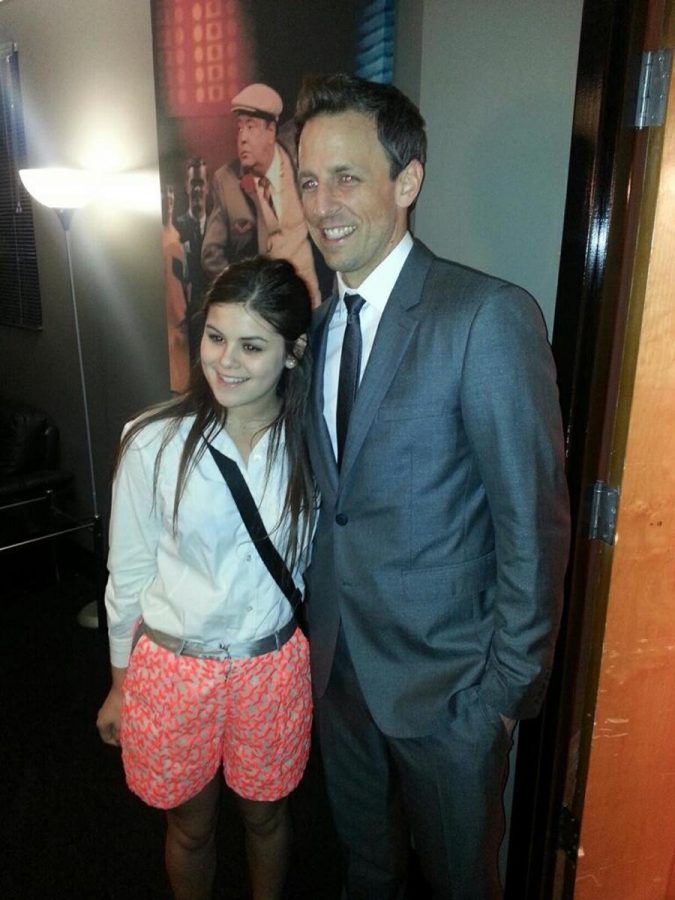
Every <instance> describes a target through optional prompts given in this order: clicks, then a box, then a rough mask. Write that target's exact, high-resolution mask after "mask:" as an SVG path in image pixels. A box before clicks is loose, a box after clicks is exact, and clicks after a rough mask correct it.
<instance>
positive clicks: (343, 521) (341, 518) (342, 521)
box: [335, 513, 349, 525]
mask: <svg viewBox="0 0 675 900" xmlns="http://www.w3.org/2000/svg"><path fill="white" fill-rule="evenodd" d="M335 521H336V522H337V524H338V525H346V524H347V522H349V516H346V515H345V514H344V513H338V514H337V516H335Z"/></svg>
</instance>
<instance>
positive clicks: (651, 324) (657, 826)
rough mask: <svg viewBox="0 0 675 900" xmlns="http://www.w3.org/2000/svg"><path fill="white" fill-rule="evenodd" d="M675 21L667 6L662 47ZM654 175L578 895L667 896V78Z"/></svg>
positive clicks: (671, 772)
mask: <svg viewBox="0 0 675 900" xmlns="http://www.w3.org/2000/svg"><path fill="white" fill-rule="evenodd" d="M672 20H673V16H672V9H671V15H670V24H669V26H668V29H667V36H666V43H667V45H668V46H670V47H672V46H673V45H675V32H674V30H673V21H672ZM651 177H652V178H654V179H655V180H657V182H658V184H657V187H656V208H655V212H654V220H653V221H654V228H653V232H649V233H647V234H644V235H643V236H642V239H641V241H640V242H639V244H638V263H637V266H636V275H635V278H634V284H633V289H634V292H635V293H636V294H637V295H638V296H637V297H636V298H635V301H636V302H635V303H634V306H635V307H636V308H641V313H642V323H641V328H639V329H638V333H639V342H638V346H637V348H635V349H636V351H637V365H636V368H635V379H634V382H633V383H632V385H630V384H625V385H624V386H623V391H624V394H625V393H626V392H627V391H630V390H631V388H632V403H631V405H630V415H629V417H628V420H627V439H626V445H625V446H626V449H625V456H624V458H623V462H622V461H621V459H616V460H615V461H614V462H613V468H614V470H615V471H614V475H615V478H614V483H620V484H621V496H620V505H619V515H618V522H617V535H616V542H615V547H614V554H613V561H612V569H611V576H610V583H609V594H608V603H607V616H606V622H605V634H604V640H603V648H602V658H601V666H600V679H599V684H598V692H597V704H596V709H595V720H594V725H593V736H592V743H591V755H590V763H589V769H588V777H587V781H586V790H585V798H584V806H583V815H582V829H581V839H580V846H579V852H578V860H577V869H576V879H575V889H574V897H575V900H596V898H597V900H606V898H612V900H665V898H668V900H675V863H674V860H675V82H674V83H672V84H671V91H670V100H669V112H668V118H667V121H666V125H665V130H664V134H663V148H662V156H661V162H660V171H658V172H653V173H652V176H651ZM646 219H647V220H648V221H651V216H650V215H649V211H647V215H646ZM643 289H644V293H643V297H644V304H640V302H639V301H640V297H639V295H640V293H642V291H643ZM628 350H630V346H629V347H628ZM629 369H631V374H632V366H629Z"/></svg>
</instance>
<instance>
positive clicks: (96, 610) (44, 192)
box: [19, 168, 105, 627]
mask: <svg viewBox="0 0 675 900" xmlns="http://www.w3.org/2000/svg"><path fill="white" fill-rule="evenodd" d="M19 175H20V176H21V180H22V182H23V184H24V187H25V188H26V190H27V191H28V193H29V194H30V195H31V197H34V198H35V200H37V201H38V203H41V204H42V205H43V206H47V207H49V208H50V209H53V210H54V211H55V212H56V215H57V216H58V218H59V221H60V222H61V225H62V227H63V232H64V235H65V240H66V255H67V257H68V280H69V286H70V297H71V301H72V304H73V318H74V320H75V336H76V338H77V358H78V362H79V366H80V387H81V391H82V406H83V409H84V424H85V429H86V433H87V453H88V460H89V479H90V486H91V502H92V509H93V517H94V523H93V527H94V544H95V548H96V550H97V553H96V555H97V557H98V558H97V560H96V567H97V572H96V583H97V597H96V600H95V601H92V602H91V603H88V604H87V605H86V606H85V607H83V609H82V610H80V613H79V614H78V621H79V622H80V624H81V625H84V626H86V627H96V626H97V625H98V624H100V623H103V622H105V608H104V605H103V591H102V586H101V581H100V579H101V578H102V571H101V572H99V571H98V570H99V569H101V570H102V564H103V561H102V555H103V554H102V549H103V547H102V533H101V516H100V513H99V508H98V499H97V496H96V480H95V477H94V453H93V450H92V442H91V426H90V422H89V403H88V400H87V381H86V378H85V374H84V363H83V359H82V342H81V339H80V318H79V315H78V312H77V298H76V296H75V281H74V279H73V260H72V255H71V248H70V223H71V221H72V218H73V215H74V213H75V212H76V211H77V210H78V209H80V208H81V207H83V206H85V205H86V204H87V203H90V202H91V201H92V200H93V199H94V198H95V197H96V194H97V191H98V187H99V183H98V179H97V177H96V175H95V174H94V173H93V172H87V171H86V170H84V169H61V168H44V169H21V170H20V171H19Z"/></svg>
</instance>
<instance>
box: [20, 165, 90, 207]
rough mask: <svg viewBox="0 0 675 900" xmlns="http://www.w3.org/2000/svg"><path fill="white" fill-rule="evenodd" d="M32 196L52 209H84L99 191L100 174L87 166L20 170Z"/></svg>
mask: <svg viewBox="0 0 675 900" xmlns="http://www.w3.org/2000/svg"><path fill="white" fill-rule="evenodd" d="M19 175H20V176H21V180H22V181H23V183H24V186H25V188H26V190H27V191H28V193H29V194H30V195H31V197H34V198H35V199H36V200H37V201H38V203H42V204H43V205H44V206H48V207H50V208H51V209H80V208H81V207H82V206H85V204H87V203H90V202H91V201H92V200H93V199H94V198H95V196H96V194H97V192H98V190H99V184H100V175H98V173H96V172H90V171H87V170H86V169H62V168H46V169H20V170H19Z"/></svg>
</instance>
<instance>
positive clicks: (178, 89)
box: [151, 0, 394, 391]
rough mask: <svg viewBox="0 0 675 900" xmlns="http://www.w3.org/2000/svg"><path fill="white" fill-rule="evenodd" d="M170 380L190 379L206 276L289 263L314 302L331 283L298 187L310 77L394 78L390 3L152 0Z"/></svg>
mask: <svg viewBox="0 0 675 900" xmlns="http://www.w3.org/2000/svg"><path fill="white" fill-rule="evenodd" d="M151 11H152V28H153V45H154V65H155V85H156V98H157V131H158V140H159V168H160V182H161V187H162V248H163V254H164V276H165V303H166V317H167V331H168V340H169V361H170V386H171V390H172V391H181V390H183V389H184V388H185V386H186V384H187V379H188V374H189V369H190V365H191V363H192V362H194V360H195V358H196V356H197V353H198V349H199V340H200V336H201V322H200V317H199V310H200V309H201V304H202V300H203V296H204V292H205V291H206V289H207V288H208V285H209V282H210V279H211V278H213V276H214V275H215V274H217V273H218V271H220V269H221V268H222V267H223V266H225V265H227V264H228V263H229V262H231V261H234V260H236V259H241V258H244V257H246V256H251V255H253V254H255V253H258V252H262V253H269V254H270V255H272V256H279V257H281V256H283V257H286V258H289V259H291V261H292V262H294V264H295V265H296V267H297V268H298V270H299V271H300V272H301V274H302V275H303V277H305V280H306V281H307V284H308V286H309V288H310V292H311V293H312V296H313V299H314V302H315V303H318V302H319V301H320V297H321V295H322V294H323V295H324V296H325V294H326V291H327V290H330V284H331V281H332V275H331V273H329V272H328V270H327V268H326V266H325V265H324V264H323V260H322V259H321V257H320V256H319V254H318V252H317V251H316V249H315V248H314V246H313V244H312V243H311V241H310V240H309V237H308V234H307V230H306V227H305V224H304V219H303V217H302V210H301V206H300V200H299V196H298V193H297V188H296V183H295V140H294V130H293V128H292V118H293V110H294V107H295V98H296V96H297V92H298V88H299V87H300V83H301V81H302V78H303V76H304V75H306V74H318V73H328V72H352V73H355V74H358V75H361V76H363V77H364V78H370V79H372V80H375V81H383V82H388V81H391V76H392V67H393V39H394V0H342V2H339V3H337V2H335V0H151Z"/></svg>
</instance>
